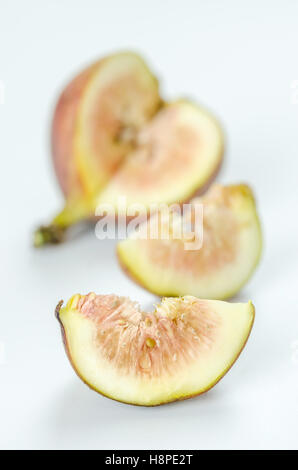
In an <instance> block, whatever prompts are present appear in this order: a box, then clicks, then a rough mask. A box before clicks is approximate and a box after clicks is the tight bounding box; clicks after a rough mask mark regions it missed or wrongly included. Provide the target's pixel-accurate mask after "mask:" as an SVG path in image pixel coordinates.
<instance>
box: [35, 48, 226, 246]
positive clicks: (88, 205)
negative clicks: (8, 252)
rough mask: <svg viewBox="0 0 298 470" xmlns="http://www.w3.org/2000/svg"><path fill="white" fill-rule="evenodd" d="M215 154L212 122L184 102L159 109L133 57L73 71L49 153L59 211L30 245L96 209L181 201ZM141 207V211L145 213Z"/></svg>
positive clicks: (199, 184) (52, 238)
mask: <svg viewBox="0 0 298 470" xmlns="http://www.w3.org/2000/svg"><path fill="white" fill-rule="evenodd" d="M222 153H223V136H222V131H221V128H220V126H219V125H218V123H217V122H216V120H215V118H214V117H213V116H212V115H211V114H209V113H208V112H206V111H205V110H203V109H201V108H200V107H198V106H196V105H194V104H191V103H188V102H186V101H183V100H181V101H177V102H174V103H170V104H165V103H164V102H163V101H162V99H161V97H160V94H159V88H158V81H157V79H156V78H155V77H154V75H153V74H152V73H151V71H150V70H149V68H148V67H147V65H146V64H145V62H144V61H143V60H142V58H141V57H139V56H138V55H137V54H134V53H131V52H122V53H118V54H114V55H111V56H107V57H106V58H104V59H102V60H99V61H98V62H97V63H95V64H93V65H91V66H90V67H88V68H87V69H86V70H84V71H83V72H82V73H81V74H79V75H78V76H77V77H76V78H75V79H74V80H73V81H72V82H71V83H70V84H69V85H68V86H67V87H66V89H65V90H64V92H63V93H62V95H61V97H60V98H59V100H58V103H57V106H56V110H55V113H54V118H53V124H52V154H53V161H54V167H55V170H56V174H57V178H58V181H59V183H60V186H61V188H62V190H63V193H64V196H65V200H66V202H65V207H64V209H63V210H62V211H61V213H59V214H58V215H57V216H56V217H55V218H54V219H53V222H52V224H51V225H50V226H44V227H41V229H38V230H37V231H36V233H35V245H36V246H41V245H43V244H45V243H51V242H53V243H57V242H59V241H62V239H63V237H64V235H65V230H66V229H67V228H68V227H69V226H71V225H73V224H75V223H77V222H79V221H81V220H85V219H92V218H94V217H95V210H96V207H97V206H98V205H99V204H106V203H111V204H112V206H115V210H116V212H117V197H118V196H119V195H120V196H125V197H126V198H127V202H128V203H134V202H137V203H143V204H145V206H146V207H147V205H148V204H150V203H155V202H160V201H161V202H164V203H167V202H182V201H184V200H185V199H186V198H189V197H190V196H191V195H192V194H193V193H194V192H196V191H200V190H202V189H203V188H205V186H206V185H207V184H208V182H209V181H210V180H211V179H212V178H213V177H214V175H215V173H216V171H217V170H218V168H219V165H220V162H221V159H222ZM146 210H147V209H146V208H145V212H146Z"/></svg>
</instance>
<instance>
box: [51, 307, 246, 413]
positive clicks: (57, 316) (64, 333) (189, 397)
mask: <svg viewBox="0 0 298 470" xmlns="http://www.w3.org/2000/svg"><path fill="white" fill-rule="evenodd" d="M63 303H64V301H63V300H60V301H59V302H58V304H57V306H56V308H55V317H56V319H57V320H58V323H59V326H60V331H61V336H62V342H63V346H64V349H65V352H66V355H67V357H68V359H69V362H70V364H71V366H72V368H73V370H74V371H75V373H76V375H77V376H78V377H79V378H80V379H81V380H82V382H83V383H84V384H86V385H87V386H88V387H89V388H90V389H91V390H93V391H94V392H96V393H98V394H100V395H102V396H104V397H106V398H109V399H111V400H113V401H116V402H119V403H123V404H126V405H131V406H140V407H147V408H152V407H156V406H161V405H167V404H170V403H174V402H179V401H184V400H188V399H191V398H194V397H197V396H200V395H202V394H204V393H206V392H208V391H209V390H211V389H212V388H213V387H214V386H215V385H216V384H217V383H219V382H220V380H221V379H222V378H223V377H224V376H225V375H226V374H227V372H228V371H229V370H230V369H231V368H232V366H233V365H234V364H235V362H236V361H237V359H238V358H239V356H240V355H241V353H242V351H243V349H244V348H245V346H246V344H247V341H248V339H249V337H250V335H251V331H252V328H253V325H254V321H255V307H254V305H253V303H252V302H251V301H249V304H250V308H251V314H252V321H251V323H250V327H249V331H248V334H247V336H246V339H245V341H244V342H243V344H242V347H241V349H240V350H239V351H238V353H237V355H236V356H235V357H234V359H233V361H232V362H231V363H230V364H228V366H227V367H226V368H225V369H224V371H223V372H222V373H221V374H220V376H219V377H217V378H216V379H215V380H214V381H213V382H212V383H210V384H209V386H208V387H206V388H205V389H204V390H201V391H200V392H198V393H194V394H189V395H187V396H182V397H175V398H174V399H171V400H168V401H162V402H160V403H154V404H140V403H134V402H128V401H124V400H120V399H116V398H114V397H113V396H110V395H107V394H105V393H103V392H102V391H101V390H98V389H96V388H95V387H94V386H92V385H91V384H90V383H89V382H88V381H86V379H85V378H84V377H83V376H82V375H81V374H80V372H79V371H78V369H77V367H76V365H75V363H74V361H73V359H72V356H71V354H70V350H69V346H68V342H67V335H66V332H65V328H64V325H63V323H62V321H61V318H60V311H61V308H62V305H63Z"/></svg>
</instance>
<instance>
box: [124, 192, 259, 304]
mask: <svg viewBox="0 0 298 470" xmlns="http://www.w3.org/2000/svg"><path fill="white" fill-rule="evenodd" d="M198 206H200V207H201V208H202V220H199V221H197V222H198V223H201V224H202V244H201V245H198V248H196V245H194V248H192V247H189V240H187V237H186V236H185V237H183V236H181V237H180V238H170V239H162V237H161V235H160V232H159V231H160V230H161V227H160V226H158V230H159V231H157V236H156V238H153V239H152V238H150V235H148V236H147V238H145V237H143V238H142V237H138V236H136V235H135V234H134V235H133V236H130V237H129V238H127V239H126V240H124V241H122V242H120V243H118V247H117V252H118V257H119V260H120V263H121V265H122V267H123V268H124V270H125V271H126V272H127V273H128V274H129V275H131V277H132V278H133V279H135V280H136V281H137V282H139V283H140V284H141V285H142V286H143V287H145V288H146V289H148V290H150V291H151V292H153V293H155V294H157V295H161V296H169V295H170V296H179V295H195V296H198V297H203V298H211V299H225V298H228V297H231V296H232V295H234V294H235V293H236V292H237V291H238V290H239V289H240V288H241V287H242V285H243V284H244V283H245V282H246V281H247V280H248V279H249V277H250V276H251V274H252V273H253V271H254V269H255V267H256V265H257V263H258V261H259V258H260V254H261V248H262V237H261V229H260V223H259V219H258V215H257V212H256V206H255V201H254V198H253V195H252V192H251V190H250V189H249V187H248V186H246V185H232V186H221V185H214V186H213V187H211V188H210V190H209V191H208V192H207V193H206V194H205V195H204V196H203V197H201V198H195V199H193V200H192V201H191V207H192V208H193V209H194V208H196V207H198ZM187 216H188V215H187V212H186V216H185V214H182V213H181V214H179V215H178V219H179V217H180V219H181V220H182V219H183V217H187ZM157 223H159V224H160V219H158V218H156V217H151V219H149V222H148V223H147V225H146V230H147V231H148V227H149V228H150V230H151V229H152V227H154V224H157ZM141 229H142V226H141ZM140 231H141V230H140ZM153 232H154V231H153ZM148 233H151V232H149V231H148ZM186 235H187V234H186ZM186 248H187V249H186Z"/></svg>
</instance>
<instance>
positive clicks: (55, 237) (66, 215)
mask: <svg viewBox="0 0 298 470" xmlns="http://www.w3.org/2000/svg"><path fill="white" fill-rule="evenodd" d="M93 205H94V203H93V201H89V200H84V199H82V200H77V199H76V200H72V201H71V202H69V201H68V202H67V203H66V205H65V207H64V208H63V209H62V211H61V212H60V213H59V214H57V215H56V217H55V218H54V219H53V221H52V223H50V224H49V225H42V226H41V227H39V228H38V229H37V230H36V231H35V233H34V241H33V243H34V246H35V247H41V246H43V245H49V244H51V245H53V244H58V243H61V242H63V241H64V239H65V234H66V231H67V229H68V228H69V227H71V226H72V225H75V224H77V223H78V222H81V221H82V220H86V219H89V218H90V217H92V214H93V213H94V210H93Z"/></svg>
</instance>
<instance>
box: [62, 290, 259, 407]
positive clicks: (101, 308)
mask: <svg viewBox="0 0 298 470" xmlns="http://www.w3.org/2000/svg"><path fill="white" fill-rule="evenodd" d="M62 303H63V302H60V303H59V304H58V306H57V308H56V315H57V318H58V320H59V322H60V325H61V330H62V336H63V340H64V344H65V347H66V351H67V354H68V357H69V359H70V362H71V363H72V365H73V367H74V369H75V371H76V372H77V374H78V375H79V377H80V378H81V379H82V380H83V381H84V382H85V383H86V384H88V385H89V386H90V387H91V388H92V389H94V390H96V391H97V392H99V393H101V394H103V395H105V396H107V397H109V398H112V399H114V400H118V401H121V402H125V403H131V404H135V405H145V406H153V405H160V404H162V403H168V402H171V401H176V400H183V399H186V398H190V397H192V396H195V395H199V394H201V393H203V392H206V391H207V390H209V389H210V388H211V387H213V386H214V385H215V384H216V383H217V382H218V381H219V380H220V379H221V377H222V376H223V375H224V374H225V373H226V372H227V371H228V370H229V369H230V367H231V366H232V364H233V363H234V362H235V360H236V359H237V357H238V356H239V354H240V352H241V351H242V349H243V347H244V345H245V343H246V341H247V339H248V336H249V334H250V331H251V328H252V325H253V321H254V307H253V305H252V303H251V302H248V303H247V304H245V303H235V304H232V303H227V302H222V301H215V300H201V299H197V298H195V297H192V296H187V297H182V298H164V299H163V300H162V302H161V304H159V305H157V306H156V308H155V310H154V312H152V313H145V312H143V311H141V309H140V307H139V306H138V305H137V304H136V303H135V302H132V301H131V300H130V299H128V298H126V297H117V296H116V295H96V294H94V293H90V294H88V295H86V296H82V295H79V294H77V295H74V296H73V297H72V298H71V299H70V300H69V301H68V303H67V305H66V306H65V307H62Z"/></svg>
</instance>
